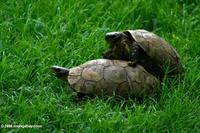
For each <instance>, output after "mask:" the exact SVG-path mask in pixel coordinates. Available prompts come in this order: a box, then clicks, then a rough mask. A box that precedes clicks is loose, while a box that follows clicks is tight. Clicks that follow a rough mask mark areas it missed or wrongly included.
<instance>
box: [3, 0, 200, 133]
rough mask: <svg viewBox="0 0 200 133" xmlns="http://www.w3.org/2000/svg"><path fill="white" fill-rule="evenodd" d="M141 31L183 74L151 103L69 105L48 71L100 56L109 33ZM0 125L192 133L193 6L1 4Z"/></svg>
mask: <svg viewBox="0 0 200 133" xmlns="http://www.w3.org/2000/svg"><path fill="white" fill-rule="evenodd" d="M138 28H143V29H146V30H149V31H153V32H154V33H156V34H158V35H160V36H162V37H163V38H165V39H166V40H167V41H168V42H170V43H171V44H172V45H173V46H174V47H175V48H176V49H177V51H178V53H179V54H180V56H181V62H182V64H183V66H184V68H185V72H184V75H183V76H182V77H180V79H178V80H177V81H175V82H176V84H169V83H168V82H167V80H166V81H165V82H163V83H162V84H163V86H162V93H161V96H160V98H159V99H157V100H156V99H148V98H147V99H145V100H144V102H142V103H140V102H138V101H136V100H130V101H128V103H125V102H124V101H120V102H116V101H114V100H113V99H112V98H110V99H101V98H96V99H89V100H86V101H83V102H81V103H79V104H77V103H75V102H73V98H74V96H73V94H72V93H71V92H70V91H68V87H66V85H65V84H64V83H63V82H61V81H60V80H58V79H56V78H55V77H54V76H52V75H51V73H50V72H49V69H48V68H49V67H50V66H52V65H60V66H66V67H73V66H76V65H79V64H81V63H83V62H85V61H87V60H91V59H97V58H101V53H102V52H103V51H104V50H105V49H106V47H107V46H106V43H105V41H104V35H105V33H106V32H109V31H120V30H126V29H138ZM0 91H1V92H0V124H12V125H20V124H21V125H42V128H40V129H37V128H34V129H22V128H21V129H14V128H2V129H0V130H1V131H3V132H8V131H10V132H15V131H18V132H38V131H41V132H85V133H88V132H91V133H95V132H96V133H101V132H127V133H128V132H134V133H135V132H139V133H140V132H195V133H196V132H200V1H199V0H193V1H192V0H161V1H159V2H158V1H157V0H120V1H117V0H116V1H114V0H93V1H91V0H66V1H65V0H49V1H47V0H46V1H45V0H43V1H42V0H34V1H29V0H21V1H15V0H1V1H0Z"/></svg>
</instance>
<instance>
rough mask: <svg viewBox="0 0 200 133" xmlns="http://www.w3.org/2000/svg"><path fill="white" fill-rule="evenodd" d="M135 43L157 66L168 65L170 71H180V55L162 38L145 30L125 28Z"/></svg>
mask: <svg viewBox="0 0 200 133" xmlns="http://www.w3.org/2000/svg"><path fill="white" fill-rule="evenodd" d="M124 32H129V33H130V35H131V36H132V38H133V39H134V40H135V41H136V42H137V44H138V45H139V46H140V47H141V48H142V49H143V50H144V51H145V52H146V54H147V55H148V56H149V57H150V58H151V59H153V60H154V62H155V63H156V64H157V65H159V66H164V65H166V64H167V65H169V71H170V72H171V73H179V72H180V71H181V68H182V66H181V63H180V56H179V54H178V53H177V51H176V50H175V49H174V48H173V47H172V46H171V45H170V44H169V43H167V42H166V41H165V40H164V39H162V38H161V37H159V36H157V35H156V34H154V33H152V32H149V31H146V30H142V29H139V30H127V31H124Z"/></svg>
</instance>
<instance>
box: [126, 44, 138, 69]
mask: <svg viewBox="0 0 200 133" xmlns="http://www.w3.org/2000/svg"><path fill="white" fill-rule="evenodd" d="M139 57H140V47H139V46H138V45H137V44H134V45H131V46H130V47H129V61H130V62H128V65H129V66H135V65H136V64H137V63H138V61H139Z"/></svg>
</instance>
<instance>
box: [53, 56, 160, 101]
mask: <svg viewBox="0 0 200 133" xmlns="http://www.w3.org/2000/svg"><path fill="white" fill-rule="evenodd" d="M51 70H52V72H53V73H54V74H55V75H56V76H57V77H58V78H60V79H62V80H64V81H67V82H68V84H69V86H70V88H72V90H74V91H75V92H77V93H78V96H79V97H80V98H82V97H83V96H85V95H87V96H101V95H102V94H103V95H108V96H111V95H113V94H115V96H119V97H124V98H127V97H128V96H130V97H144V96H153V95H156V94H157V92H159V87H160V82H159V80H158V79H157V78H156V77H154V76H153V75H151V74H150V73H148V72H147V71H146V70H145V69H144V68H143V67H142V66H141V65H139V64H137V65H135V67H130V66H128V62H127V61H120V60H108V59H97V60H91V61H88V62H86V63H84V64H82V65H79V66H77V67H73V68H70V69H67V68H63V67H59V66H53V67H51Z"/></svg>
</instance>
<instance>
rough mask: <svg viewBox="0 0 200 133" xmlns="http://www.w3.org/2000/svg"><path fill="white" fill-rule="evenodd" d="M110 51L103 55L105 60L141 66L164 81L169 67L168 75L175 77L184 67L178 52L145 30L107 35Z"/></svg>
mask: <svg viewBox="0 0 200 133" xmlns="http://www.w3.org/2000/svg"><path fill="white" fill-rule="evenodd" d="M105 40H106V42H108V44H109V49H108V50H107V51H106V52H104V53H103V58H104V59H119V60H126V61H129V65H130V66H134V64H136V63H139V64H141V65H142V66H143V67H144V68H145V69H146V70H147V71H148V72H150V73H151V74H153V75H154V76H156V77H158V78H160V79H162V78H163V76H164V74H165V72H164V69H163V68H164V67H166V66H167V67H168V75H169V76H172V77H173V76H175V75H177V74H178V73H180V72H181V69H182V66H181V63H180V56H179V54H178V53H177V51H176V50H175V49H174V48H173V47H172V46H171V45H170V44H169V43H167V42H166V41H165V40H164V39H162V38H161V37H159V36H157V35H156V34H154V33H152V32H149V31H146V30H143V29H138V30H127V31H123V32H109V33H107V34H106V35H105Z"/></svg>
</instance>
